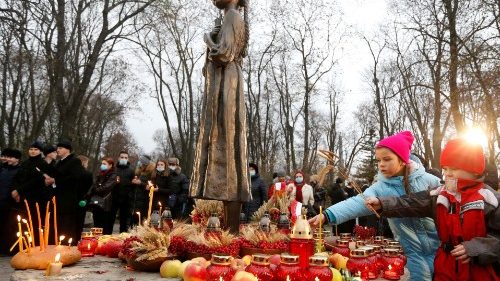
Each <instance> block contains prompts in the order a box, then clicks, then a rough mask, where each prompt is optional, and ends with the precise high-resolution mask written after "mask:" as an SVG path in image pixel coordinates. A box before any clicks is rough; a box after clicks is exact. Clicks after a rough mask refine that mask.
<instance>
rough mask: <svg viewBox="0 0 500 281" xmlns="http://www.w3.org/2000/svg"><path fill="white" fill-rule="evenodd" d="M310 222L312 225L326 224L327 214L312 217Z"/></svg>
mask: <svg viewBox="0 0 500 281" xmlns="http://www.w3.org/2000/svg"><path fill="white" fill-rule="evenodd" d="M308 222H309V224H310V225H312V226H319V223H320V222H321V224H324V222H325V216H324V215H323V214H319V215H317V216H315V217H312V218H310V219H309V220H308Z"/></svg>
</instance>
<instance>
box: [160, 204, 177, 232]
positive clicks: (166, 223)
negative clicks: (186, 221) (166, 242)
mask: <svg viewBox="0 0 500 281" xmlns="http://www.w3.org/2000/svg"><path fill="white" fill-rule="evenodd" d="M172 228H174V219H173V218H172V212H171V211H170V209H169V208H168V207H166V208H165V210H163V212H162V214H161V229H162V230H163V231H171V230H172Z"/></svg>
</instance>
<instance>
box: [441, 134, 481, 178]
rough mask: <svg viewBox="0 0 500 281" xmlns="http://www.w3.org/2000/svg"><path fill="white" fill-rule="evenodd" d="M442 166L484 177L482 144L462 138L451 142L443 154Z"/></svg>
mask: <svg viewBox="0 0 500 281" xmlns="http://www.w3.org/2000/svg"><path fill="white" fill-rule="evenodd" d="M440 164H441V167H444V166H448V167H453V168H457V169H460V170H464V171H467V172H469V173H473V174H477V175H482V174H483V173H484V168H485V161H484V153H483V148H482V147H481V145H480V144H477V143H471V142H468V141H467V140H465V139H462V138H459V139H453V140H450V141H449V142H448V143H447V144H446V145H445V147H444V149H443V151H442V152H441V161H440Z"/></svg>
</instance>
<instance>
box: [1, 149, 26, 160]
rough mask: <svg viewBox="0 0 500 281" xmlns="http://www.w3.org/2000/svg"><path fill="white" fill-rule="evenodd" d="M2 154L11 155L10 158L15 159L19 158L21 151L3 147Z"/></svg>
mask: <svg viewBox="0 0 500 281" xmlns="http://www.w3.org/2000/svg"><path fill="white" fill-rule="evenodd" d="M2 156H5V157H12V158H16V159H21V156H22V153H21V151H19V150H17V149H13V148H4V149H3V150H2Z"/></svg>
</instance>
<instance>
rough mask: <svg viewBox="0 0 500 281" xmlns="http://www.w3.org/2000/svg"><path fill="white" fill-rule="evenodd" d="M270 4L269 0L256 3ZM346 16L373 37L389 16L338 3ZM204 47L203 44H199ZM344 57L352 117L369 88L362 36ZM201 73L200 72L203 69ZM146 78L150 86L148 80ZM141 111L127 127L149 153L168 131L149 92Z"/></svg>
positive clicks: (382, 3)
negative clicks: (155, 136)
mask: <svg viewBox="0 0 500 281" xmlns="http://www.w3.org/2000/svg"><path fill="white" fill-rule="evenodd" d="M256 1H267V0H256ZM337 1H338V3H339V5H340V7H341V9H342V10H343V14H344V19H343V20H344V21H345V22H346V24H348V25H349V26H350V27H351V29H350V30H352V31H353V33H355V32H358V33H362V34H364V35H365V36H366V37H368V38H370V37H371V36H372V35H373V34H374V33H375V32H376V30H377V29H378V26H379V25H380V24H382V23H383V22H384V21H385V20H386V19H387V15H388V7H387V4H386V0H337ZM200 44H202V42H200ZM342 52H343V53H342V56H341V59H340V61H339V65H338V68H337V69H338V70H339V73H338V75H339V79H338V80H339V81H341V84H340V85H339V86H340V87H341V89H342V90H343V91H344V92H345V93H346V95H348V96H349V101H350V103H349V107H348V108H347V111H348V112H346V114H352V112H349V110H354V109H355V108H356V107H357V104H359V102H361V101H362V99H363V97H366V96H367V95H366V91H367V89H368V87H367V85H366V82H365V81H364V78H363V72H364V71H366V69H367V68H368V67H369V66H370V64H369V62H370V54H369V50H368V48H367V47H366V44H365V43H364V42H362V41H361V40H360V38H359V37H356V36H349V37H347V38H346V40H345V42H344V48H343V49H342ZM137 68H138V73H146V71H145V70H144V69H141V66H137ZM200 71H201V70H200ZM139 78H140V79H142V78H144V81H143V82H145V83H147V78H146V77H141V76H139ZM140 94H141V99H140V100H141V102H140V104H139V107H140V110H137V111H132V112H131V113H130V114H127V116H128V117H127V119H126V124H127V128H128V129H129V131H130V132H131V133H132V135H133V136H134V138H135V140H136V142H137V144H138V145H139V147H140V148H141V149H142V150H143V152H146V153H150V152H152V151H153V150H155V148H156V144H155V143H154V141H153V133H154V132H155V131H156V130H158V129H163V128H165V123H164V120H163V118H162V116H161V111H160V109H159V107H158V105H157V104H156V101H155V99H153V98H151V97H150V96H149V95H148V93H140Z"/></svg>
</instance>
